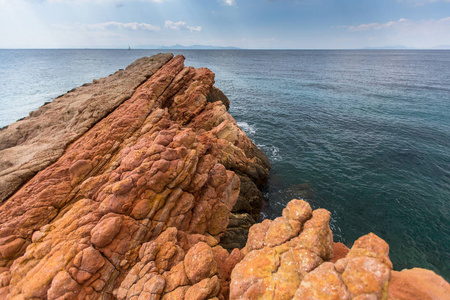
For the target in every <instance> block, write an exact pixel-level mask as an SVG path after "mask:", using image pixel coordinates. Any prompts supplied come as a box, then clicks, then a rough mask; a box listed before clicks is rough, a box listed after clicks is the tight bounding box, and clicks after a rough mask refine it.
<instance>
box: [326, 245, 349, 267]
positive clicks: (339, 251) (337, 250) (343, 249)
mask: <svg viewBox="0 0 450 300" xmlns="http://www.w3.org/2000/svg"><path fill="white" fill-rule="evenodd" d="M349 251H350V249H348V248H347V246H345V245H344V244H342V243H334V244H333V258H332V259H331V260H330V262H332V263H335V262H336V261H338V260H339V259H341V258H344V257H346V256H347V254H348V252H349Z"/></svg>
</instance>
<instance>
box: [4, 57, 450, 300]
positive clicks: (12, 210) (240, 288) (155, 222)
mask: <svg viewBox="0 0 450 300" xmlns="http://www.w3.org/2000/svg"><path fill="white" fill-rule="evenodd" d="M213 84H214V74H213V73H212V72H211V71H210V70H208V69H194V68H191V67H185V66H184V58H183V57H182V56H177V57H175V58H172V55H170V54H165V55H164V54H161V55H157V56H153V57H151V58H143V59H140V60H137V61H136V62H135V63H133V64H132V65H130V66H129V67H128V68H126V69H125V70H122V71H118V72H116V73H115V74H113V75H111V76H110V77H107V78H104V79H100V80H94V83H93V84H91V85H85V86H83V87H80V88H78V89H75V90H74V91H71V92H69V93H68V94H66V95H63V96H61V97H60V98H57V99H55V100H54V101H53V102H52V103H51V104H48V105H45V106H43V107H42V108H40V109H39V110H37V111H35V112H32V113H31V114H30V117H27V118H25V119H24V120H22V121H19V122H16V123H14V124H12V125H10V126H9V127H8V128H5V129H3V130H1V131H0V142H1V147H2V148H1V150H0V154H1V155H0V186H1V192H0V196H1V197H0V199H1V200H0V299H120V300H125V299H136V300H137V299H359V300H361V299H405V300H406V299H449V296H448V295H449V284H448V283H447V282H446V281H445V280H444V279H442V278H441V277H439V276H438V275H436V274H435V273H433V272H431V271H428V270H423V269H412V270H404V271H402V272H395V271H392V268H393V266H392V263H391V261H390V259H389V246H388V245H387V243H386V242H385V241H383V240H382V239H381V238H379V237H377V236H376V235H374V234H372V233H369V234H367V235H365V236H363V237H361V238H359V239H358V240H357V241H355V243H354V245H353V246H352V247H351V249H348V248H347V247H346V246H345V245H343V244H340V243H334V242H333V234H332V232H331V230H330V227H329V221H330V212H328V211H327V210H324V209H317V210H314V211H313V210H312V208H311V207H310V205H309V204H308V203H307V202H305V201H303V200H292V201H291V202H289V203H288V204H287V206H286V208H285V209H284V210H283V214H282V216H280V217H279V218H277V219H275V220H264V221H263V222H261V223H256V222H255V220H256V218H257V217H258V214H259V211H260V207H261V204H262V201H263V199H262V193H261V188H262V187H263V185H264V184H265V183H266V181H267V179H268V174H269V168H270V164H269V162H268V160H267V158H266V156H265V155H264V153H262V152H261V150H259V149H258V148H257V147H256V146H255V145H254V144H253V143H252V142H251V141H250V140H249V138H248V137H247V136H246V135H245V134H244V132H243V131H242V130H241V129H240V128H239V127H238V126H237V124H236V122H235V121H234V119H233V118H232V117H231V116H230V115H229V114H228V112H227V108H228V107H229V105H230V102H229V100H228V99H227V98H226V96H225V95H224V94H223V93H222V92H221V91H220V90H218V89H217V88H215V87H214V86H213ZM269 201H270V199H269ZM247 235H248V238H247ZM244 246H245V247H244Z"/></svg>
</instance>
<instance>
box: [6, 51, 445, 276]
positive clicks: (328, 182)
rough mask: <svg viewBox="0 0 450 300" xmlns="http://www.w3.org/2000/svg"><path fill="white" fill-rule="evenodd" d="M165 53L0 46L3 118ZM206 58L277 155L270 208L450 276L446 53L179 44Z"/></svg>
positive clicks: (250, 130) (398, 264)
mask: <svg viewBox="0 0 450 300" xmlns="http://www.w3.org/2000/svg"><path fill="white" fill-rule="evenodd" d="M158 52H159V51H157V50H131V51H127V50H0V63H1V65H2V68H0V107H1V108H2V109H1V111H0V126H5V125H7V124H9V123H11V122H13V121H15V120H17V119H19V118H21V117H24V116H26V115H27V114H28V112H29V111H31V110H33V109H36V108H37V107H39V106H40V105H42V104H43V103H44V102H46V101H50V100H51V99H53V98H55V97H56V96H58V95H60V94H63V93H65V92H66V91H67V90H70V89H72V88H74V87H76V86H79V85H81V84H83V83H85V82H91V81H92V79H93V78H99V77H103V76H106V75H108V74H110V73H113V72H115V71H116V70H117V69H119V68H124V67H125V66H127V65H128V64H129V63H131V62H132V61H134V60H135V59H137V58H139V57H142V56H150V55H153V54H155V53H158ZM180 53H181V54H183V55H185V56H186V58H187V60H186V64H187V65H192V66H194V67H205V66H206V67H208V68H210V69H211V70H212V71H213V72H215V73H216V86H217V87H219V88H220V89H221V90H222V91H223V92H224V93H225V94H226V95H227V96H228V97H229V98H230V100H231V108H230V112H231V114H232V115H233V116H234V117H235V119H236V120H237V121H238V124H239V125H240V127H241V128H242V129H243V130H245V131H246V133H247V134H248V135H249V136H250V138H252V139H253V140H254V141H255V143H256V144H258V146H260V147H261V148H262V149H263V150H264V151H265V152H266V153H267V155H268V156H269V157H270V159H271V163H272V172H271V177H270V181H269V185H268V187H267V190H266V193H265V196H266V198H267V199H268V202H267V204H266V206H265V208H264V211H263V217H266V218H274V217H276V216H279V215H280V214H281V210H282V208H283V207H284V206H285V205H286V203H287V202H288V201H289V200H291V199H292V198H305V199H307V200H308V201H309V203H310V204H311V205H312V207H313V208H318V207H323V208H326V209H328V210H330V211H331V212H332V221H331V222H332V223H331V225H332V229H333V232H334V234H335V240H336V241H342V242H343V243H345V244H347V245H348V246H351V244H352V243H353V241H354V240H355V239H356V238H358V237H360V236H361V235H364V234H366V233H368V232H374V233H375V234H377V235H379V236H380V237H381V238H383V239H385V240H386V241H387V242H388V243H389V245H390V247H391V253H390V257H391V259H392V261H393V263H394V269H397V270H401V269H403V268H411V267H413V266H420V267H424V268H429V269H432V270H435V271H436V272H437V273H438V274H440V275H442V276H444V277H445V278H446V279H447V280H448V279H449V278H450V269H449V263H448V262H449V261H450V71H449V70H450V51H412V50H399V51H397V50H395V51H393V50H391V51H378V50H377V51H357V50H349V51H338V50H336V51H315V50H314V51H312V50H311V51H253V50H242V51H241V50H233V51H225V50H220V51H219V50H213V51H204V50H190V51H175V52H174V54H180Z"/></svg>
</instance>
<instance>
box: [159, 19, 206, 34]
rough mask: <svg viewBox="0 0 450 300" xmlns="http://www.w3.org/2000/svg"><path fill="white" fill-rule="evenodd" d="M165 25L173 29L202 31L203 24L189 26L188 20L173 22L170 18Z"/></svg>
mask: <svg viewBox="0 0 450 300" xmlns="http://www.w3.org/2000/svg"><path fill="white" fill-rule="evenodd" d="M164 27H166V28H168V29H172V30H189V31H190V32H193V31H202V27H201V26H188V25H187V24H186V22H183V21H178V22H173V21H170V20H168V21H166V22H165V23H164Z"/></svg>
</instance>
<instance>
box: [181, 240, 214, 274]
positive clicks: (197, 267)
mask: <svg viewBox="0 0 450 300" xmlns="http://www.w3.org/2000/svg"><path fill="white" fill-rule="evenodd" d="M184 268H185V271H186V275H187V277H188V278H189V281H190V282H192V283H197V282H199V281H201V280H203V279H205V278H209V277H212V276H213V275H214V274H216V273H217V263H216V261H215V259H214V254H213V252H212V250H211V247H209V246H208V244H206V243H203V242H200V243H198V244H196V245H195V246H194V247H192V248H191V249H189V251H188V253H187V254H186V257H185V259H184Z"/></svg>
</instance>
